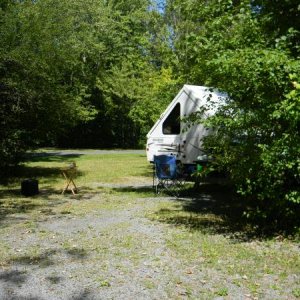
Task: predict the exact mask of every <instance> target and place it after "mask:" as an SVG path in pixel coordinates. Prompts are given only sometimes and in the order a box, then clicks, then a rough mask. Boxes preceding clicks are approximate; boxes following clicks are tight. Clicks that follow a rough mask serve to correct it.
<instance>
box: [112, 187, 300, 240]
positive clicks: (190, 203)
mask: <svg viewBox="0 0 300 300" xmlns="http://www.w3.org/2000/svg"><path fill="white" fill-rule="evenodd" d="M114 190H115V191H117V192H120V193H124V192H126V193H128V192H129V193H130V192H135V193H138V194H141V195H142V194H148V195H153V197H155V196H156V197H158V198H160V197H165V196H169V197H171V199H173V200H174V202H173V204H170V207H169V208H163V209H160V210H159V211H157V212H155V214H154V216H155V217H154V219H155V220H159V221H160V222H164V223H168V224H174V225H176V226H184V227H186V228H188V229H189V230H197V231H201V232H204V233H207V234H222V235H224V236H227V237H229V238H230V239H231V240H232V241H236V242H240V241H249V240H254V239H270V238H274V237H278V236H280V237H287V236H289V235H293V234H294V232H293V230H294V229H295V227H293V226H285V223H284V222H282V224H279V223H276V222H275V221H274V222H270V221H264V220H258V219H256V220H250V219H248V218H246V216H245V211H247V210H248V209H249V207H250V204H251V203H249V202H248V201H247V200H245V199H243V198H241V197H239V196H238V195H237V194H236V193H234V191H233V189H232V188H231V187H230V186H229V185H222V184H213V183H208V184H203V185H201V186H200V187H199V188H198V189H197V190H195V189H194V188H191V187H190V188H186V189H182V190H181V192H179V194H178V197H175V196H174V194H173V193H172V192H171V193H168V192H165V193H161V194H159V195H155V193H154V191H153V189H152V187H151V186H149V187H127V188H115V189H114Z"/></svg>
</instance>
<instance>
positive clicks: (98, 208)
mask: <svg viewBox="0 0 300 300" xmlns="http://www.w3.org/2000/svg"><path fill="white" fill-rule="evenodd" d="M72 161H75V162H76V164H77V166H78V170H79V173H78V176H77V178H76V180H75V182H76V184H77V185H78V187H79V193H78V195H75V196H73V195H72V194H70V193H66V194H65V195H61V188H62V187H63V185H64V179H63V177H62V176H61V174H60V169H61V168H62V167H64V166H66V165H67V164H69V163H70V162H72ZM151 176H152V169H151V166H149V165H148V163H147V161H146V157H145V155H139V154H103V155H78V156H75V155H69V156H49V157H46V156H45V157H43V156H40V157H39V156H36V157H32V158H31V159H29V160H28V162H26V163H25V164H24V165H22V166H21V167H20V168H18V170H17V176H16V177H14V178H11V179H10V180H9V182H6V183H5V184H2V185H0V240H1V241H2V242H1V243H0V271H1V270H3V271H4V272H12V271H11V270H15V269H17V270H19V272H21V273H20V274H23V275H24V274H26V275H27V276H29V274H28V273H29V271H28V270H31V272H36V273H35V274H37V275H36V276H39V277H41V278H42V279H43V280H44V281H45V278H48V279H47V280H48V281H47V282H48V283H49V284H51V288H52V290H51V291H52V292H53V293H54V294H52V296H53V297H55V296H57V294H55V290H56V289H57V290H59V284H60V281H61V280H62V278H61V277H62V276H61V272H63V271H62V270H66V271H65V272H67V274H68V278H67V279H66V278H65V279H64V280H65V282H69V284H70V286H72V287H73V286H76V285H77V286H78V285H79V283H81V284H85V285H86V286H87V287H88V289H89V290H91V291H92V290H94V291H98V290H101V292H102V293H104V294H103V295H104V298H105V295H106V297H107V298H114V295H118V294H117V293H118V290H117V287H123V286H124V288H125V287H126V289H127V290H128V291H129V292H128V293H129V294H127V296H128V297H143V296H144V297H145V298H147V297H148V298H149V297H150V298H152V297H151V296H153V298H165V299H166V298H167V299H186V298H191V299H214V298H218V297H223V298H224V299H297V298H300V271H299V270H300V256H299V241H297V239H296V238H295V237H286V236H281V235H278V234H273V235H272V234H271V235H268V236H266V235H258V234H257V232H258V231H257V228H256V227H255V226H253V225H252V224H248V223H247V222H245V221H244V220H243V219H242V218H241V217H240V216H241V210H242V207H241V206H240V205H239V203H236V202H235V200H234V199H233V198H231V195H230V193H228V191H226V190H218V189H217V188H214V187H213V188H211V189H207V190H205V189H204V190H203V191H202V192H201V193H199V194H194V195H192V196H191V197H187V198H179V199H174V198H169V197H163V195H160V196H159V197H157V196H155V195H154V194H153V191H152V189H151V182H152V177H151ZM28 177H30V178H31V177H35V178H37V179H38V180H39V188H40V194H39V195H37V196H34V197H23V196H21V195H20V181H21V180H22V179H24V178H28ZM134 184H138V187H137V188H134V187H131V186H132V185H134ZM143 184H145V185H148V186H149V188H147V187H146V188H145V187H142V185H143ZM127 186H128V187H127ZM49 241H51V243H49ZM66 261H67V262H68V264H67V263H66ZM58 262H59V263H58ZM70 264H71V265H72V272H70V273H68V270H69V269H68V268H69V265H70ZM24 266H25V267H24ZM33 266H34V267H35V268H33ZM63 267H64V268H65V269H62V268H63ZM30 268H33V269H30ZM60 268H61V269H60ZM74 270H75V271H74ZM46 271H47V272H46ZM22 272H23V273H22ZM46 273H47V274H48V275H47V276H46V275H45V274H46ZM9 274H10V273H9ZM49 274H50V275H49ZM3 278H6V277H4V276H3V275H1V272H0V296H1V280H2V281H3V280H4V279H3ZM7 278H10V277H9V276H7ZM4 281H5V280H4ZM20 281H21V279H20ZM44 281H41V282H44ZM8 282H9V280H8V279H7V281H5V284H8ZM24 282H26V280H23V281H22V282H20V283H19V285H16V286H13V287H12V289H15V290H18V288H20V291H19V296H20V295H21V294H22V293H23V295H27V296H28V295H29V294H26V291H23V290H22V289H21V286H22V284H23V285H24V284H25V283H24ZM66 284H67V283H66ZM71 284H72V285H71ZM42 286H43V285H42ZM44 288H45V289H46V287H44ZM70 290H71V288H70ZM14 292H16V291H14ZM24 293H25V294H24ZM114 293H116V294H114ZM130 293H131V294H130ZM147 293H148V294H147ZM30 295H31V296H32V295H33V294H30ZM138 295H139V296H138ZM69 296H70V295H68V296H66V297H62V298H63V299H67V298H68V297H69ZM115 298H118V297H115Z"/></svg>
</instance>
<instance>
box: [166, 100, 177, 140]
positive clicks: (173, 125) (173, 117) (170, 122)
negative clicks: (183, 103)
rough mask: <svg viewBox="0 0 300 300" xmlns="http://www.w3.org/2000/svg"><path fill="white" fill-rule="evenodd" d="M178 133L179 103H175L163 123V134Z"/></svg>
mask: <svg viewBox="0 0 300 300" xmlns="http://www.w3.org/2000/svg"><path fill="white" fill-rule="evenodd" d="M179 133H180V103H177V104H176V105H175V107H174V108H173V110H172V111H171V112H170V114H169V115H168V117H167V118H166V120H165V121H164V123H163V134H179Z"/></svg>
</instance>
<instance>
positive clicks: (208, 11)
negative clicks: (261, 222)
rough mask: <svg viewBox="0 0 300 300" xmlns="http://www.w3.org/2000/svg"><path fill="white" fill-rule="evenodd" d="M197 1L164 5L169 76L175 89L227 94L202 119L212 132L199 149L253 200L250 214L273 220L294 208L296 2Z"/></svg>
mask: <svg viewBox="0 0 300 300" xmlns="http://www.w3.org/2000/svg"><path fill="white" fill-rule="evenodd" d="M197 3H198V5H196V1H192V0H186V1H183V2H181V1H180V2H179V1H176V0H170V1H168V9H167V12H168V14H169V20H170V25H172V26H173V27H172V28H173V45H174V53H175V55H176V66H175V67H174V69H175V70H176V71H175V73H178V74H179V80H180V81H181V82H183V83H184V82H190V83H194V84H200V85H206V86H213V87H218V88H219V89H221V90H224V91H226V92H227V93H228V95H229V98H230V99H231V100H229V99H228V103H227V105H225V106H224V107H223V108H222V109H221V110H220V111H219V113H218V114H217V115H216V116H215V117H213V118H211V119H210V120H208V123H207V125H208V126H212V127H215V128H216V129H217V130H216V131H215V134H214V135H213V136H211V137H210V138H209V139H208V140H207V141H206V146H207V149H208V150H210V151H212V153H213V155H214V156H215V157H216V160H215V163H216V165H217V166H219V167H220V166H221V167H222V168H225V169H226V170H227V171H228V172H229V174H230V175H231V178H232V179H233V181H234V183H235V184H236V186H237V188H238V191H239V192H240V193H241V194H242V195H244V196H247V197H250V198H252V199H253V200H256V201H253V206H256V205H257V211H256V212H258V211H260V212H262V213H261V215H262V216H263V217H266V218H267V217H268V215H269V216H272V217H274V216H276V217H277V219H280V217H281V216H283V215H289V214H291V213H292V212H293V211H294V212H295V209H296V207H299V203H300V198H299V180H300V179H299V150H298V145H299V118H298V117H299V116H298V115H299V114H298V109H299V108H298V107H299V97H298V90H297V86H298V82H299V74H300V72H299V71H300V69H299V67H300V64H299V54H300V53H299V22H297V19H298V16H299V7H298V4H296V2H295V1H284V2H283V1H280V2H279V1H275V5H274V6H273V2H272V4H271V3H270V2H266V1H229V0H222V1H213V0H212V1H200V2H199V1H197ZM287 18H288V19H289V20H287ZM177 66H178V67H177ZM291 78H292V79H291ZM291 80H292V82H293V83H291ZM199 121H200V122H201V120H199ZM268 212H269V214H268Z"/></svg>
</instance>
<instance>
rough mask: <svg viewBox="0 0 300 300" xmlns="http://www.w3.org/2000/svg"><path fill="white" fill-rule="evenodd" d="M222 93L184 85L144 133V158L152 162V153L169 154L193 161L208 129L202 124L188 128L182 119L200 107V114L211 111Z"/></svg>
mask: <svg viewBox="0 0 300 300" xmlns="http://www.w3.org/2000/svg"><path fill="white" fill-rule="evenodd" d="M226 97H227V95H226V94H224V93H220V92H218V91H216V90H212V89H210V88H208V87H203V86H195V85H184V86H183V88H182V89H181V90H180V92H179V93H178V94H177V96H176V97H175V98H174V99H173V101H172V102H171V103H170V104H169V106H168V107H167V109H166V110H165V111H164V113H163V114H162V115H161V116H160V118H159V120H158V121H157V122H156V123H155V124H154V126H153V127H152V128H151V130H150V131H149V133H148V134H147V146H146V147H147V160H148V161H149V162H153V159H154V155H173V156H176V160H177V161H180V162H181V163H182V164H185V165H193V164H195V162H196V161H197V160H199V156H202V157H203V156H205V153H204V152H203V150H202V139H203V137H204V136H207V135H208V134H209V133H210V132H211V129H207V128H205V127H204V126H203V125H202V124H196V125H194V126H192V127H190V128H188V125H187V124H186V123H185V122H184V120H183V119H184V118H186V117H188V116H189V115H191V114H193V113H196V112H198V111H201V110H202V109H203V108H204V109H205V112H204V115H203V117H207V116H210V115H212V114H214V113H215V111H216V107H218V106H220V105H222V103H224V100H225V99H226ZM212 104H214V105H212Z"/></svg>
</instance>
